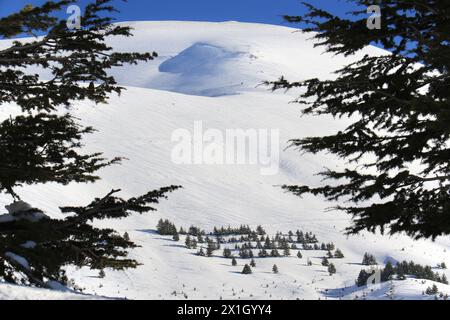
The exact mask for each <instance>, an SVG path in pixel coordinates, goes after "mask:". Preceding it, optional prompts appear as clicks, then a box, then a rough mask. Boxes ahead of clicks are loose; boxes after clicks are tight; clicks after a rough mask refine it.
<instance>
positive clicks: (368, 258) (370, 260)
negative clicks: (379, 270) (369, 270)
mask: <svg viewBox="0 0 450 320" xmlns="http://www.w3.org/2000/svg"><path fill="white" fill-rule="evenodd" d="M362 264H363V265H365V266H372V265H376V264H378V263H377V260H376V259H375V257H374V256H373V255H371V254H368V253H367V252H366V253H364V257H363V261H362Z"/></svg>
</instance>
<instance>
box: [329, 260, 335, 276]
mask: <svg viewBox="0 0 450 320" xmlns="http://www.w3.org/2000/svg"><path fill="white" fill-rule="evenodd" d="M328 273H329V274H330V275H333V274H335V273H336V267H335V266H334V264H332V263H330V265H329V266H328Z"/></svg>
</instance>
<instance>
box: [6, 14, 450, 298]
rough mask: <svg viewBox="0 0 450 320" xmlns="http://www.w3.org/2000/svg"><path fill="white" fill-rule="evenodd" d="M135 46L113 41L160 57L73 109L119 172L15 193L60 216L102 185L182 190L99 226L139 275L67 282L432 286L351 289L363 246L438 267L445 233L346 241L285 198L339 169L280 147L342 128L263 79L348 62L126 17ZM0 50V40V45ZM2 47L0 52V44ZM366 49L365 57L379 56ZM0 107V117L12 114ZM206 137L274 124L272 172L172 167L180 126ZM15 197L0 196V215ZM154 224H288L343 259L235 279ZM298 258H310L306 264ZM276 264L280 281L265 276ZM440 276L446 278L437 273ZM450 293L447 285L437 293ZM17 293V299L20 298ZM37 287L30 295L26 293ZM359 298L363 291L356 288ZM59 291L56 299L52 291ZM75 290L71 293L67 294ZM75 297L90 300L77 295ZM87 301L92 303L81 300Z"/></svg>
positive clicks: (309, 203)
mask: <svg viewBox="0 0 450 320" xmlns="http://www.w3.org/2000/svg"><path fill="white" fill-rule="evenodd" d="M130 24H131V25H132V27H133V28H135V31H134V34H135V37H133V38H122V39H115V40H113V41H114V42H113V45H114V47H115V48H116V49H117V50H134V51H153V50H155V51H157V52H158V53H159V58H158V59H156V60H155V61H152V62H149V63H146V64H140V65H138V66H131V67H125V68H123V69H120V70H114V72H113V73H114V74H115V76H116V77H117V79H118V80H119V83H120V84H122V85H124V86H127V91H126V92H125V93H124V94H123V95H122V96H121V97H116V96H114V97H112V98H111V101H110V103H109V104H108V105H100V106H95V105H93V104H91V103H88V102H84V103H78V104H77V105H76V107H75V108H74V109H73V112H74V114H75V115H76V116H77V117H79V118H81V119H82V121H83V122H84V123H85V124H88V125H93V126H94V127H95V128H97V129H98V130H99V132H97V133H96V134H94V135H92V136H89V137H87V140H86V150H87V151H94V150H95V151H98V150H102V151H104V152H105V154H106V155H107V156H109V157H113V156H123V157H126V158H127V159H128V160H127V161H124V162H123V164H122V165H120V166H114V167H110V168H106V169H103V170H102V171H101V172H100V175H101V177H102V178H103V180H102V181H101V182H98V183H96V184H92V185H84V184H72V185H69V186H66V187H63V186H58V185H45V186H42V185H41V186H40V185H37V186H26V187H23V188H21V189H18V193H19V194H20V195H21V197H22V198H23V200H24V201H26V202H28V203H30V204H32V205H33V206H35V207H38V208H40V209H42V210H44V211H45V212H46V214H48V215H51V216H54V217H61V214H60V213H59V210H58V206H64V205H83V204H87V203H89V202H90V201H91V200H92V199H93V198H94V197H96V196H102V195H105V194H106V193H108V192H109V191H110V190H111V189H112V188H121V189H123V192H122V195H123V196H124V197H126V196H133V195H139V194H142V193H145V192H146V191H148V190H150V189H153V188H158V187H161V186H167V185H172V184H174V185H182V186H183V187H184V189H182V190H179V191H177V192H175V193H173V194H171V195H170V197H169V200H167V201H163V202H162V203H161V204H160V205H158V208H159V211H158V212H157V213H152V214H149V215H143V216H139V215H135V216H132V217H129V218H127V219H124V220H120V221H102V222H99V225H102V226H112V227H114V228H115V229H117V230H118V231H120V232H121V233H123V232H128V234H129V235H130V238H131V239H132V240H133V241H135V242H136V243H137V244H138V245H140V246H141V247H139V248H137V249H135V250H133V251H132V252H131V257H133V258H136V259H137V260H138V261H139V262H141V263H142V265H141V266H140V267H138V268H137V269H135V270H127V271H125V272H114V271H111V270H106V277H105V278H104V279H99V278H98V277H97V275H98V272H93V271H90V270H85V269H82V270H75V269H72V268H69V277H70V278H73V279H74V280H75V282H76V283H77V284H78V285H79V286H80V287H82V288H85V291H84V292H86V293H88V294H95V295H99V296H108V297H117V298H128V299H186V298H188V299H219V298H223V299H227V298H228V299H257V298H259V299H269V298H272V299H340V298H343V299H353V298H355V296H358V297H363V296H367V298H374V299H379V298H386V294H387V293H388V292H389V291H390V290H392V289H393V292H394V294H393V296H394V298H398V299H407V298H414V299H415V298H418V299H422V298H430V297H427V296H423V295H422V292H423V291H424V290H426V288H427V287H428V286H430V285H431V284H430V282H425V283H422V281H421V280H418V279H408V280H406V281H396V282H393V283H385V284H383V285H382V287H381V288H379V289H374V290H373V291H371V289H370V288H369V289H364V288H355V287H354V282H355V279H356V277H357V276H358V273H359V271H360V270H361V269H362V266H361V265H360V263H361V260H362V256H363V254H364V253H365V252H370V253H372V254H374V255H375V256H376V258H377V260H378V261H379V262H381V263H383V262H385V261H402V260H408V261H409V260H413V261H415V262H416V263H420V264H428V265H431V266H435V265H436V264H437V263H441V262H445V263H446V264H447V265H450V256H449V254H448V252H447V251H446V249H447V248H448V247H449V245H450V240H449V239H448V238H438V239H437V240H436V241H435V242H432V241H425V240H421V241H413V240H411V239H409V238H408V237H406V236H395V237H388V236H382V235H380V234H377V235H373V234H367V233H362V234H361V235H358V236H351V237H347V236H344V235H343V230H344V229H345V228H346V227H347V226H348V225H349V217H348V216H346V215H345V214H343V213H340V212H326V211H325V209H326V208H327V207H329V206H330V203H326V202H324V201H323V200H322V199H320V198H314V197H310V196H305V197H304V198H302V199H300V198H297V197H295V196H293V195H291V194H287V193H284V192H283V191H282V190H281V189H280V188H279V187H278V186H279V185H281V184H317V183H319V178H318V177H316V176H314V173H316V172H318V171H320V170H322V169H323V167H325V166H327V167H336V166H341V165H342V163H341V162H340V161H338V160H337V159H335V158H333V157H332V156H330V155H317V156H311V155H301V154H299V153H298V152H296V151H295V150H292V149H288V150H284V149H285V147H286V146H287V141H288V140H289V139H292V138H298V137H303V136H311V135H323V134H327V133H330V132H334V131H335V130H337V129H339V128H342V127H343V125H344V124H345V123H344V121H343V120H339V121H338V120H334V119H331V118H329V119H326V118H325V119H324V118H321V119H318V118H310V117H300V112H299V109H300V107H299V105H297V104H290V103H289V102H290V101H291V100H293V99H294V98H295V92H288V93H287V94H286V93H284V92H275V93H272V92H270V91H268V88H267V87H264V86H261V85H260V84H261V82H262V81H265V80H276V79H277V78H278V77H279V76H281V75H284V76H285V77H287V78H288V79H292V80H302V79H306V78H310V77H332V74H331V72H332V71H333V70H336V69H338V68H339V67H341V66H343V65H344V64H345V63H348V62H349V61H353V60H355V59H356V58H358V57H349V58H343V57H336V56H331V55H328V54H323V53H322V49H321V48H313V43H312V42H311V41H308V40H307V39H308V38H309V37H310V36H308V35H304V34H302V33H299V32H296V30H295V29H290V28H286V27H279V26H271V25H260V24H245V23H237V22H225V23H206V22H205V23H200V22H132V23H130ZM0 45H1V44H0ZM4 45H6V44H4ZM381 53H383V51H382V50H380V49H378V48H373V47H370V48H366V49H365V50H364V52H361V53H360V56H362V55H363V54H381ZM8 115H9V112H8V108H2V109H1V110H0V117H5V116H8ZM195 121H203V126H204V129H205V130H206V129H208V128H214V129H218V130H220V131H222V132H224V131H225V130H226V129H237V128H242V129H269V130H270V129H278V130H279V132H280V149H281V153H280V170H279V172H278V173H277V174H276V175H271V176H264V175H261V173H260V168H259V167H258V166H251V165H179V164H175V163H173V162H172V161H171V152H172V149H173V147H174V146H175V145H176V143H175V142H173V141H171V136H172V133H173V132H174V131H175V130H177V129H180V128H184V129H187V130H189V131H193V127H194V122H195ZM10 202H11V198H9V197H7V196H4V195H2V196H0V205H1V207H3V206H5V205H8V204H9V203H10ZM160 218H164V219H166V218H167V219H169V220H171V221H172V222H174V223H175V224H176V225H177V226H178V227H180V226H182V227H183V228H185V229H186V228H188V227H189V226H190V225H196V226H199V227H201V228H203V229H205V230H207V231H212V228H213V227H214V226H217V227H220V226H228V225H231V226H238V225H240V224H248V225H250V226H253V227H255V226H256V225H262V226H263V227H264V228H265V229H266V230H267V231H268V232H269V233H271V234H274V233H275V232H277V231H282V232H284V233H286V232H287V231H289V230H292V231H294V232H295V230H297V229H301V230H304V231H311V232H313V233H315V234H316V235H317V237H318V239H319V241H320V242H326V243H327V242H334V243H335V244H336V246H337V247H338V248H340V249H341V250H342V251H343V253H344V255H345V258H344V259H339V260H337V259H336V260H333V261H332V262H333V263H334V264H335V265H336V268H337V273H336V274H335V275H333V276H330V275H329V274H328V272H327V271H326V268H325V267H322V266H321V264H320V262H321V258H322V256H323V252H322V251H302V253H303V258H302V259H298V258H297V257H295V256H292V257H289V258H266V259H256V260H257V261H256V263H257V266H256V268H254V270H253V274H252V275H242V274H240V271H241V270H242V267H243V264H244V263H248V261H246V262H244V261H242V260H238V266H236V267H232V266H231V263H230V261H229V260H226V259H224V258H222V257H220V255H221V253H222V252H221V250H220V251H217V252H216V253H215V255H216V256H215V257H212V258H205V257H198V256H196V255H195V254H194V253H195V251H193V250H187V249H185V248H184V243H183V242H178V243H177V242H174V241H172V240H171V239H170V237H163V236H160V235H158V234H157V233H156V232H155V228H156V224H157V221H158V220H159V219H160ZM307 258H310V259H311V261H312V262H313V265H312V266H307V263H306V261H307ZM275 263H276V264H277V265H278V268H279V270H280V272H279V274H273V273H272V272H271V270H272V266H273V264H275ZM435 271H439V272H440V273H442V272H446V273H447V276H450V273H449V272H447V271H446V270H435ZM439 288H440V290H441V291H442V292H445V293H450V287H449V286H446V285H440V286H439ZM22 290H23V292H24V293H23V294H22ZM34 292H36V295H34V294H33V293H34ZM364 292H365V293H366V294H364ZM61 294H62V295H64V293H61ZM58 297H60V295H59V293H53V292H51V293H50V292H49V293H46V294H41V291H33V290H30V289H22V288H18V287H12V286H6V285H0V298H10V299H14V298H30V299H34V298H48V299H54V298H58ZM72 297H73V296H67V298H72ZM83 298H86V297H85V296H83ZM87 298H89V297H87Z"/></svg>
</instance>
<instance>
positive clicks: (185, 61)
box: [155, 43, 249, 97]
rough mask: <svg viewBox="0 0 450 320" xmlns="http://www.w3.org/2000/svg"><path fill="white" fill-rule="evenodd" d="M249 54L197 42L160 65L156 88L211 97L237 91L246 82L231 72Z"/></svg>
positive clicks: (243, 61)
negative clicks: (239, 80) (238, 79)
mask: <svg viewBox="0 0 450 320" xmlns="http://www.w3.org/2000/svg"><path fill="white" fill-rule="evenodd" d="M248 56H249V55H248V54H247V55H246V54H245V53H244V52H235V51H229V50H228V49H226V48H223V47H220V46H215V45H212V44H208V43H195V44H193V45H192V46H190V47H189V48H187V49H185V50H183V51H182V52H180V53H179V54H178V55H176V56H175V57H172V58H169V59H168V60H166V61H164V62H163V63H162V64H161V65H160V66H159V71H160V72H162V73H163V74H161V76H160V78H159V79H158V80H159V81H156V83H157V85H156V87H155V88H158V89H162V90H167V91H173V92H179V93H185V94H193V95H201V96H211V97H217V96H224V95H230V94H236V93H237V92H238V91H239V89H240V87H242V86H243V84H244V83H243V82H241V83H236V81H235V79H234V75H233V73H232V71H233V70H234V69H236V68H237V67H238V66H239V64H242V63H245V61H246V60H247V59H249V58H247V57H248ZM164 73H166V74H164ZM167 74H169V75H167ZM211 84H214V86H212V85H211Z"/></svg>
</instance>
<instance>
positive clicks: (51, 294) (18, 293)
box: [0, 283, 105, 300]
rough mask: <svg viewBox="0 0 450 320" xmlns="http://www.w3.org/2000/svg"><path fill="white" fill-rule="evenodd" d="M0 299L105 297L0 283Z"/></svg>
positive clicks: (100, 298) (94, 298) (98, 298)
mask: <svg viewBox="0 0 450 320" xmlns="http://www.w3.org/2000/svg"><path fill="white" fill-rule="evenodd" d="M0 300H105V298H102V297H99V296H92V295H83V294H79V293H76V292H63V291H57V290H47V289H37V288H28V287H24V286H16V285H10V284H5V283H0Z"/></svg>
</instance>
